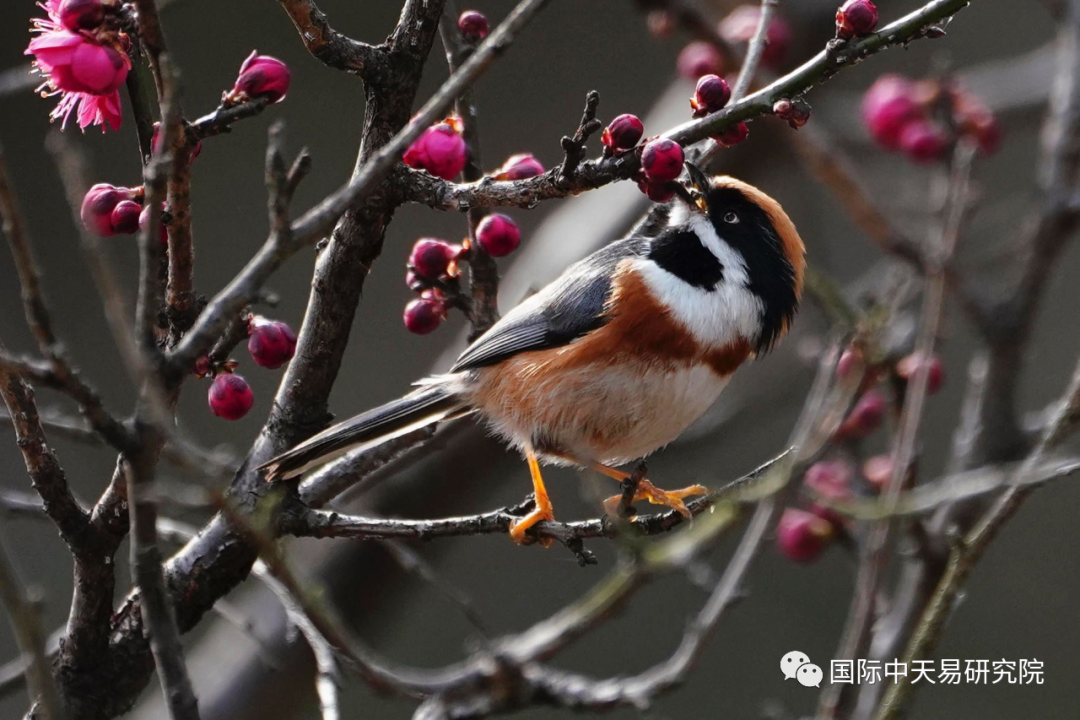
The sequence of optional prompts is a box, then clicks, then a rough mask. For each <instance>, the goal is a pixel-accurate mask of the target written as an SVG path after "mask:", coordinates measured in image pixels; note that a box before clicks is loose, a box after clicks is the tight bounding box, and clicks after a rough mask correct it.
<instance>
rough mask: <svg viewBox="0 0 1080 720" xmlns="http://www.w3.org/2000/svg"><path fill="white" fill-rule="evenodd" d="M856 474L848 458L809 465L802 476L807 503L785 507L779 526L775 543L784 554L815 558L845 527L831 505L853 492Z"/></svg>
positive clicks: (803, 560)
mask: <svg viewBox="0 0 1080 720" xmlns="http://www.w3.org/2000/svg"><path fill="white" fill-rule="evenodd" d="M854 475H855V471H854V469H853V468H852V466H851V464H850V463H848V462H847V461H845V460H820V461H818V462H816V463H814V464H813V465H811V466H810V467H809V468H807V470H806V472H805V473H804V474H803V478H802V484H803V487H804V488H805V490H806V492H807V493H808V494H809V495H810V498H809V500H808V502H807V506H806V507H805V508H794V507H792V508H787V509H785V510H784V514H783V515H782V516H781V517H780V523H779V524H778V526H777V535H776V543H777V546H778V547H779V549H780V552H781V553H782V554H783V555H784V557H786V558H788V559H789V560H792V561H794V562H799V563H808V562H813V561H814V560H817V559H818V558H819V557H821V554H822V553H823V552H825V549H826V548H828V546H829V544H830V543H831V542H832V541H833V539H834V538H836V537H838V536H839V535H841V534H842V533H844V532H845V531H846V530H845V526H846V520H845V519H844V517H843V516H842V515H840V514H839V513H838V512H836V511H835V510H833V509H832V508H831V507H830V505H831V504H833V503H835V502H837V501H843V500H848V499H850V498H852V497H853V496H854V492H853V490H852V483H853V479H854Z"/></svg>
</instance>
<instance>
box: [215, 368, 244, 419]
mask: <svg viewBox="0 0 1080 720" xmlns="http://www.w3.org/2000/svg"><path fill="white" fill-rule="evenodd" d="M208 400H209V402H210V411H211V412H213V413H214V414H215V415H217V416H218V417H219V418H224V419H226V420H239V419H240V418H242V417H244V416H245V415H247V414H248V411H249V410H251V406H252V405H254V404H255V396H254V394H252V392H251V386H250V385H248V384H247V380H244V378H242V377H240V376H239V375H236V374H234V373H231V372H226V373H221V374H220V375H218V376H217V377H216V378H214V382H213V383H211V385H210V394H209V396H208Z"/></svg>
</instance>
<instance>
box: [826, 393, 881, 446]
mask: <svg viewBox="0 0 1080 720" xmlns="http://www.w3.org/2000/svg"><path fill="white" fill-rule="evenodd" d="M888 407H889V403H888V401H887V400H886V399H885V396H884V395H882V394H881V391H879V390H869V391H867V392H866V394H864V395H863V396H862V397H861V398H859V400H858V402H856V403H855V407H854V408H852V410H851V414H850V415H848V416H847V417H846V418H845V419H844V422H843V423H841V424H840V428H839V429H838V430H837V431H836V434H837V436H838V437H840V438H842V439H846V440H860V439H862V438H865V437H868V436H869V435H871V434H872V433H873V432H874V431H875V430H877V429H878V428H879V427H881V423H882V422H883V421H884V420H885V413H886V411H887V410H888Z"/></svg>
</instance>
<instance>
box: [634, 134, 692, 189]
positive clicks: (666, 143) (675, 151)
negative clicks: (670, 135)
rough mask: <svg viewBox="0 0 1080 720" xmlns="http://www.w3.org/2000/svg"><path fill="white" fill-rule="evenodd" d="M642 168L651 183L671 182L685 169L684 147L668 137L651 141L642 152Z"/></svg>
mask: <svg viewBox="0 0 1080 720" xmlns="http://www.w3.org/2000/svg"><path fill="white" fill-rule="evenodd" d="M641 169H642V170H644V171H645V177H646V178H647V179H648V180H649V182H650V183H653V184H655V183H662V182H670V181H672V180H674V179H675V178H677V177H679V175H680V173H682V169H683V149H682V147H681V146H680V145H679V143H677V142H675V141H674V140H668V139H667V138H657V139H656V140H652V141H650V142H649V143H648V144H647V145H646V146H645V149H644V150H643V151H642V152H641Z"/></svg>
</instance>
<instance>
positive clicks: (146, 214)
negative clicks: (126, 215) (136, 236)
mask: <svg viewBox="0 0 1080 720" xmlns="http://www.w3.org/2000/svg"><path fill="white" fill-rule="evenodd" d="M148 222H150V206H149V205H147V206H146V207H144V208H143V209H142V212H141V213H139V230H144V229H145V228H146V223H148ZM158 241H159V242H160V243H161V244H162V246H163V247H168V246H169V229H168V228H167V227H166V226H165V222H164V221H162V222H161V224H160V226H159V227H158Z"/></svg>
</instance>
